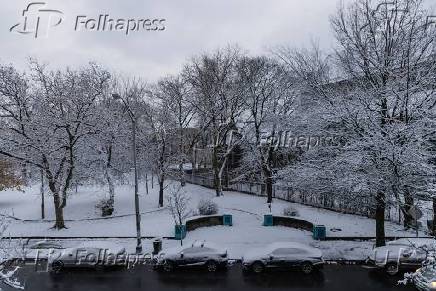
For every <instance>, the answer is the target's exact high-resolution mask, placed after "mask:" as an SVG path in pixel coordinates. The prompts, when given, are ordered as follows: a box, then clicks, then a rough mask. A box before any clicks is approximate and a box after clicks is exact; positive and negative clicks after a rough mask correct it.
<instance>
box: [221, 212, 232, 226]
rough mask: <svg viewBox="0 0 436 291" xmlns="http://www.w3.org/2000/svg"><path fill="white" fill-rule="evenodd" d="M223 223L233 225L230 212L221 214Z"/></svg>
mask: <svg viewBox="0 0 436 291" xmlns="http://www.w3.org/2000/svg"><path fill="white" fill-rule="evenodd" d="M223 225H227V226H232V225H233V217H232V215H230V214H224V215H223Z"/></svg>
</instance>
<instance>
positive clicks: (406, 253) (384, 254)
mask: <svg viewBox="0 0 436 291" xmlns="http://www.w3.org/2000/svg"><path fill="white" fill-rule="evenodd" d="M434 243H435V241H434V240H433V239H420V240H419V239H413V240H409V239H400V240H396V241H392V242H389V243H388V244H387V245H386V246H384V247H378V248H375V249H374V250H373V253H372V255H371V256H370V257H369V258H368V259H367V265H368V266H370V267H375V268H378V269H383V270H385V271H386V273H387V274H389V275H392V276H394V275H396V274H398V272H399V271H400V270H405V271H415V270H416V269H418V268H420V267H421V266H422V263H423V262H424V261H425V260H426V258H427V253H428V251H429V250H431V249H432V248H434Z"/></svg>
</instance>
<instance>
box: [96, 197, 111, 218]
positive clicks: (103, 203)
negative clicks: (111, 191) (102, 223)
mask: <svg viewBox="0 0 436 291" xmlns="http://www.w3.org/2000/svg"><path fill="white" fill-rule="evenodd" d="M95 208H97V209H99V210H100V211H101V216H103V217H105V216H111V215H112V213H113V212H114V203H113V201H111V200H106V199H103V200H100V201H99V202H98V203H97V205H96V206H95Z"/></svg>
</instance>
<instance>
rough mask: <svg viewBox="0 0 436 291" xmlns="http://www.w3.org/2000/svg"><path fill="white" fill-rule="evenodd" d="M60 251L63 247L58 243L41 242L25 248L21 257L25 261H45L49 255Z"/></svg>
mask: <svg viewBox="0 0 436 291" xmlns="http://www.w3.org/2000/svg"><path fill="white" fill-rule="evenodd" d="M62 249H64V247H63V246H62V245H61V244H59V243H58V242H54V241H48V240H43V241H38V242H36V243H33V244H30V245H28V246H25V247H24V254H23V256H24V258H25V260H47V259H48V256H49V255H50V254H53V253H55V252H58V251H59V250H62Z"/></svg>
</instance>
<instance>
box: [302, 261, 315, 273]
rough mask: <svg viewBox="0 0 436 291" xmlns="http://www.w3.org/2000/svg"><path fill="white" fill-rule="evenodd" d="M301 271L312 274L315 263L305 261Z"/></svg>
mask: <svg viewBox="0 0 436 291" xmlns="http://www.w3.org/2000/svg"><path fill="white" fill-rule="evenodd" d="M301 271H303V273H304V274H310V273H312V272H313V265H312V263H310V262H305V263H303V265H301Z"/></svg>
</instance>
